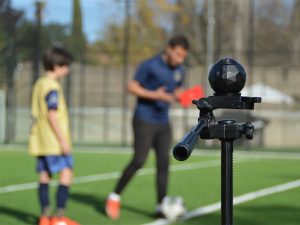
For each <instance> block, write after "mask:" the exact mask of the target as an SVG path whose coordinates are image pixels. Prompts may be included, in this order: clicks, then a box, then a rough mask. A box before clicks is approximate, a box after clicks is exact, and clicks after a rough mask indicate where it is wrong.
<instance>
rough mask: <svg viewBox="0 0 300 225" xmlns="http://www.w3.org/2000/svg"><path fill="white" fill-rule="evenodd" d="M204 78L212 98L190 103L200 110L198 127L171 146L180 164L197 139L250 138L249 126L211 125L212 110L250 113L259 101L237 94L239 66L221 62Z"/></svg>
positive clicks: (240, 80) (240, 78)
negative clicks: (207, 80) (243, 110)
mask: <svg viewBox="0 0 300 225" xmlns="http://www.w3.org/2000/svg"><path fill="white" fill-rule="evenodd" d="M208 79H209V83H210V86H211V88H212V89H213V90H214V91H215V93H214V95H213V96H209V97H206V98H201V99H198V100H193V104H195V105H196V106H197V108H198V109H199V110H200V114H199V118H198V124H197V125H196V126H195V127H194V128H193V129H192V130H190V131H189V132H188V133H187V134H186V135H185V136H184V137H183V139H182V140H181V141H180V142H179V143H178V144H177V145H176V146H175V147H174V149H173V156H174V157H175V159H177V160H180V161H183V160H186V159H187V158H188V157H189V156H190V154H191V153H192V151H193V148H194V146H195V144H196V142H197V139H198V136H200V137H201V138H202V139H212V138H219V139H221V138H231V139H236V138H239V137H241V135H242V134H246V137H247V138H251V137H252V135H251V132H252V133H253V126H252V125H251V124H250V123H246V124H242V125H239V124H236V123H235V121H234V122H233V121H231V122H228V121H227V122H225V123H224V124H222V123H221V124H220V123H217V124H216V123H213V122H214V115H213V110H215V109H245V110H252V109H254V104H255V103H260V102H261V98H260V97H244V96H241V94H240V91H241V90H242V89H243V87H244V85H245V82H246V72H245V70H244V68H243V66H242V65H241V64H240V63H238V62H237V61H235V60H234V59H231V58H224V59H221V60H219V61H218V62H216V63H215V64H214V65H213V66H212V68H211V70H210V72H209V76H208ZM228 129H229V130H228ZM222 134H226V135H225V136H224V135H223V136H222Z"/></svg>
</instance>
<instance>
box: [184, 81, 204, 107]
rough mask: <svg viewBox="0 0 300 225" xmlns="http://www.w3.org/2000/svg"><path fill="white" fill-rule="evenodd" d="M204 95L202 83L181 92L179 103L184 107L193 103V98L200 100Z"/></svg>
mask: <svg viewBox="0 0 300 225" xmlns="http://www.w3.org/2000/svg"><path fill="white" fill-rule="evenodd" d="M203 97H204V91H203V88H202V87H201V86H200V85H195V86H193V87H191V88H189V89H186V90H185V91H183V92H182V93H181V95H180V96H179V103H180V105H181V106H182V107H184V108H187V107H189V106H191V105H192V100H198V99H199V98H203Z"/></svg>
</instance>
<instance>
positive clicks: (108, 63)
mask: <svg viewBox="0 0 300 225" xmlns="http://www.w3.org/2000/svg"><path fill="white" fill-rule="evenodd" d="M175 33H183V34H185V35H186V36H187V37H188V38H189V41H190V43H191V50H190V54H189V57H188V60H187V62H186V67H187V73H188V76H187V80H186V84H185V85H186V87H187V88H189V87H192V86H194V85H196V84H200V85H201V86H202V87H203V89H204V90H205V93H206V95H211V94H212V90H211V89H210V86H209V84H208V80H207V76H208V71H209V69H210V67H211V65H212V64H213V63H214V62H216V61H217V60H218V59H219V58H221V57H224V56H229V57H233V58H235V59H237V60H238V61H239V62H241V63H242V64H243V65H244V67H245V69H246V72H247V81H246V86H245V88H244V90H243V92H242V94H243V95H248V96H261V97H262V98H263V103H261V104H257V105H256V109H255V110H254V111H251V112H250V111H247V112H241V111H234V110H231V111H225V110H216V111H215V115H216V116H217V118H222V117H226V118H235V119H237V120H238V122H239V121H240V122H243V121H252V122H253V124H254V126H255V128H256V131H255V134H254V140H253V141H251V142H247V141H244V140H239V141H238V144H241V145H246V146H247V147H251V146H264V147H272V148H274V147H279V148H282V147H293V148H294V147H299V146H300V142H299V139H298V135H299V133H300V67H299V66H300V0H263V1H259V0H189V1H186V0H111V1H108V0H89V1H87V0H85V1H83V0H82V1H80V0H67V1H56V0H0V143H5V144H7V143H27V138H28V134H29V129H30V123H31V119H30V95H31V90H32V85H33V83H34V82H35V81H36V80H37V79H38V77H40V76H42V75H43V68H42V66H41V64H40V58H41V55H42V53H43V52H44V50H45V49H46V48H48V47H50V46H51V45H63V46H65V47H66V48H67V49H68V50H69V51H71V52H72V53H73V55H74V56H75V63H74V64H73V65H72V72H71V76H68V78H67V79H66V80H65V81H64V82H63V85H64V88H65V92H66V93H65V94H66V99H67V104H68V106H69V113H70V120H71V128H72V134H73V139H74V142H75V144H95V145H124V146H125V145H130V144H131V141H132V134H131V133H132V132H131V114H132V111H133V107H134V102H135V98H134V97H132V96H130V95H129V94H128V93H127V90H126V84H127V82H128V80H129V79H131V77H132V76H133V74H134V72H135V69H136V67H137V65H138V63H140V62H141V61H143V60H144V59H146V58H147V57H150V56H152V55H153V54H156V53H158V52H159V51H161V49H162V47H163V46H164V45H165V44H166V41H167V40H168V38H169V37H170V36H172V35H173V34H175ZM171 116H172V123H173V127H174V128H175V129H174V141H176V140H179V139H181V138H182V137H183V135H184V134H185V133H186V131H187V130H188V129H190V128H191V127H192V126H194V125H196V123H197V118H198V110H197V109H196V107H190V108H188V109H184V108H181V107H180V106H179V104H175V105H174V106H173V108H172V110H171ZM203 143H204V142H203ZM203 143H202V144H203ZM217 143H218V141H216V144H217ZM206 144H207V145H211V144H214V143H209V142H207V143H206Z"/></svg>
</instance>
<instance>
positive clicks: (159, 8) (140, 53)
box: [93, 0, 170, 64]
mask: <svg viewBox="0 0 300 225" xmlns="http://www.w3.org/2000/svg"><path fill="white" fill-rule="evenodd" d="M167 2H168V1H167V0H164V1H159V3H160V4H158V1H150V0H149V1H135V4H134V6H133V7H134V8H133V11H132V12H131V13H130V34H129V35H130V37H129V39H130V49H129V54H130V62H131V63H138V62H140V61H141V60H142V59H145V58H147V57H150V56H151V55H153V54H155V53H158V51H160V49H161V47H162V46H163V44H164V43H165V40H166V37H167V31H166V27H164V24H163V23H162V22H161V20H162V19H163V18H165V17H164V16H163V12H164V13H165V12H166V10H170V8H168V7H167V8H164V7H166V6H168V4H169V3H167ZM163 3H165V4H163ZM124 25H125V24H118V23H114V22H112V23H111V24H108V25H107V28H106V29H105V31H104V35H103V37H102V38H101V39H100V40H99V41H98V42H97V43H95V45H94V47H93V48H97V49H99V51H100V53H101V54H102V57H101V59H103V60H105V61H107V58H109V61H110V63H112V64H121V63H122V54H123V49H124V46H123V44H124V29H126V28H125V26H124Z"/></svg>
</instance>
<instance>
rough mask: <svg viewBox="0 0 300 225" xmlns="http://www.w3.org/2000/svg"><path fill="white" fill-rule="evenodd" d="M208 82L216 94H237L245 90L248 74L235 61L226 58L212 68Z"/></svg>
mask: <svg viewBox="0 0 300 225" xmlns="http://www.w3.org/2000/svg"><path fill="white" fill-rule="evenodd" d="M208 80H209V83H210V86H211V88H212V89H213V90H214V91H215V93H216V94H229V93H232V94H235V93H239V92H240V91H241V90H242V89H243V87H244V85H245V82H246V72H245V70H244V68H243V66H242V65H241V64H240V63H238V62H237V61H235V60H234V59H231V58H224V59H221V60H219V61H218V62H216V63H215V64H214V65H213V66H212V68H211V70H210V72H209V76H208Z"/></svg>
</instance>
